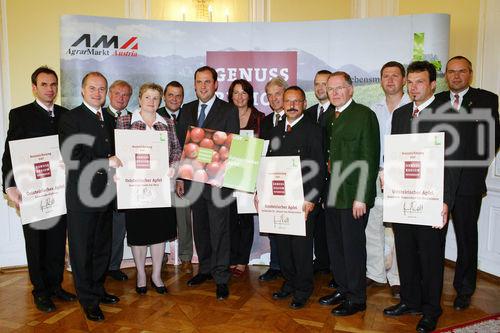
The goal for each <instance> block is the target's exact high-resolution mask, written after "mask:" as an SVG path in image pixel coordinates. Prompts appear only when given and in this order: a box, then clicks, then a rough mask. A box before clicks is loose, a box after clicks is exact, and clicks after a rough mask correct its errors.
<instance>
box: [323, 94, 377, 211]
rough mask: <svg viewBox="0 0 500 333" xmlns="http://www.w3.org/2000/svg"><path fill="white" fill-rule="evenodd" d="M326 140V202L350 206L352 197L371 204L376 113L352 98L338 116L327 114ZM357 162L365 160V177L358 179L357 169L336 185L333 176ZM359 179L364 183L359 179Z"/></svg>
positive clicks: (373, 191)
mask: <svg viewBox="0 0 500 333" xmlns="http://www.w3.org/2000/svg"><path fill="white" fill-rule="evenodd" d="M326 139H327V141H326V142H327V143H326V145H327V147H328V148H327V154H328V157H329V160H330V166H331V175H333V176H332V179H331V180H330V185H331V186H330V189H329V192H330V193H329V199H328V202H329V203H330V200H333V205H334V207H335V208H338V209H349V208H352V203H353V201H354V200H356V201H360V202H364V203H365V204H366V206H367V207H373V204H374V202H375V196H376V187H375V186H376V185H375V182H376V179H377V175H378V169H379V162H380V160H379V159H380V136H379V126H378V120H377V116H376V115H375V112H373V111H372V110H370V108H368V107H366V106H364V105H362V104H358V103H356V102H355V101H354V100H353V101H352V102H351V104H350V105H349V106H348V107H347V108H346V109H345V110H344V111H342V113H341V114H340V116H339V117H338V118H335V113H332V114H330V116H329V117H328V119H327V128H326ZM356 162H364V163H366V165H367V166H368V170H367V171H368V174H367V177H366V179H360V169H359V168H356V169H354V171H352V172H350V173H349V175H348V176H347V177H346V178H345V180H344V181H342V183H341V184H337V183H336V178H338V177H339V176H340V177H342V175H343V173H344V172H345V170H346V169H347V168H349V166H350V165H351V164H352V163H356ZM362 180H364V183H361V182H360V181H362ZM332 182H333V183H332ZM336 186H338V189H337V190H336V191H333V192H332V191H331V190H332V188H335V187H336ZM358 187H360V188H361V189H362V188H363V187H365V190H364V191H360V193H357V192H358ZM332 196H333V197H332Z"/></svg>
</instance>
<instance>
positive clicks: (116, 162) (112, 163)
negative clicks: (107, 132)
mask: <svg viewBox="0 0 500 333" xmlns="http://www.w3.org/2000/svg"><path fill="white" fill-rule="evenodd" d="M108 162H109V167H110V168H115V169H116V168H119V167H122V166H123V163H122V161H121V160H120V159H119V158H118V157H116V156H111V157H109V158H108Z"/></svg>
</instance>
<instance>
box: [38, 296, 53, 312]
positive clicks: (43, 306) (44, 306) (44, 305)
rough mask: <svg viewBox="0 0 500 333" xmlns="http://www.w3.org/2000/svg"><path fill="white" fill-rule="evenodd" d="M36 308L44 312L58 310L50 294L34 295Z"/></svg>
mask: <svg viewBox="0 0 500 333" xmlns="http://www.w3.org/2000/svg"><path fill="white" fill-rule="evenodd" d="M33 300H34V302H35V305H36V308H37V309H38V310H40V311H42V312H53V311H56V306H55V304H54V302H52V300H51V299H50V297H49V296H34V297H33Z"/></svg>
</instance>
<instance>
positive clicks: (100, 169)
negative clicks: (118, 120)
mask: <svg viewBox="0 0 500 333" xmlns="http://www.w3.org/2000/svg"><path fill="white" fill-rule="evenodd" d="M102 116H103V122H100V121H99V120H98V119H97V116H96V115H95V114H94V113H93V112H92V111H91V110H89V109H88V108H87V107H86V106H85V105H84V104H82V105H80V106H78V107H76V108H74V109H73V110H71V111H68V112H66V113H65V114H64V115H63V116H62V117H61V120H60V122H59V144H60V146H61V154H62V158H63V160H64V163H65V164H66V172H67V174H66V205H67V207H68V209H72V210H74V211H82V212H93V211H105V210H106V209H108V205H109V204H110V203H111V201H112V199H113V198H114V196H115V194H116V193H115V191H114V189H112V190H111V191H107V195H105V196H103V197H102V198H100V200H99V202H98V203H96V204H93V205H89V204H88V203H85V202H82V200H81V198H80V196H79V193H78V192H79V186H80V187H82V188H80V192H82V190H83V192H86V193H87V196H88V193H89V191H88V189H87V188H85V186H88V185H89V184H90V193H91V194H92V196H93V198H98V197H101V195H102V194H103V192H104V191H105V190H106V189H107V187H108V186H114V182H113V180H112V179H111V176H109V178H108V172H109V171H108V169H109V167H108V158H109V157H110V156H113V155H114V135H113V130H114V126H115V124H114V122H115V120H114V119H113V117H112V116H111V115H109V113H107V112H102ZM78 134H80V135H86V136H87V137H89V138H90V139H91V140H92V142H91V143H86V142H82V141H81V140H78V142H76V143H75V144H74V146H73V147H72V149H70V150H68V148H67V147H66V149H64V148H65V147H64V144H65V143H66V141H68V140H69V139H72V137H73V135H78ZM92 162H94V163H97V166H95V165H94V166H93V167H92V166H91V167H89V169H87V168H86V167H87V166H88V165H89V164H90V163H92ZM75 163H76V166H73V165H74V164H75ZM82 175H83V176H84V177H86V178H87V179H82V180H81V184H79V182H80V178H81V176H82Z"/></svg>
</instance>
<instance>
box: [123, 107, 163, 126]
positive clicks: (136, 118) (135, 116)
mask: <svg viewBox="0 0 500 333" xmlns="http://www.w3.org/2000/svg"><path fill="white" fill-rule="evenodd" d="M140 111H141V109H137V110H136V111H135V112H134V113H132V119H131V120H130V123H131V124H133V123H135V122H136V121H140V122H143V123H144V124H145V123H146V122H145V121H144V119H143V118H142V116H141V112H140ZM155 116H156V118H155V121H154V123H153V125H154V124H156V123H162V124H164V125H165V126H167V121H166V120H165V119H164V118H163V117H162V116H160V115H159V114H158V113H155Z"/></svg>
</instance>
